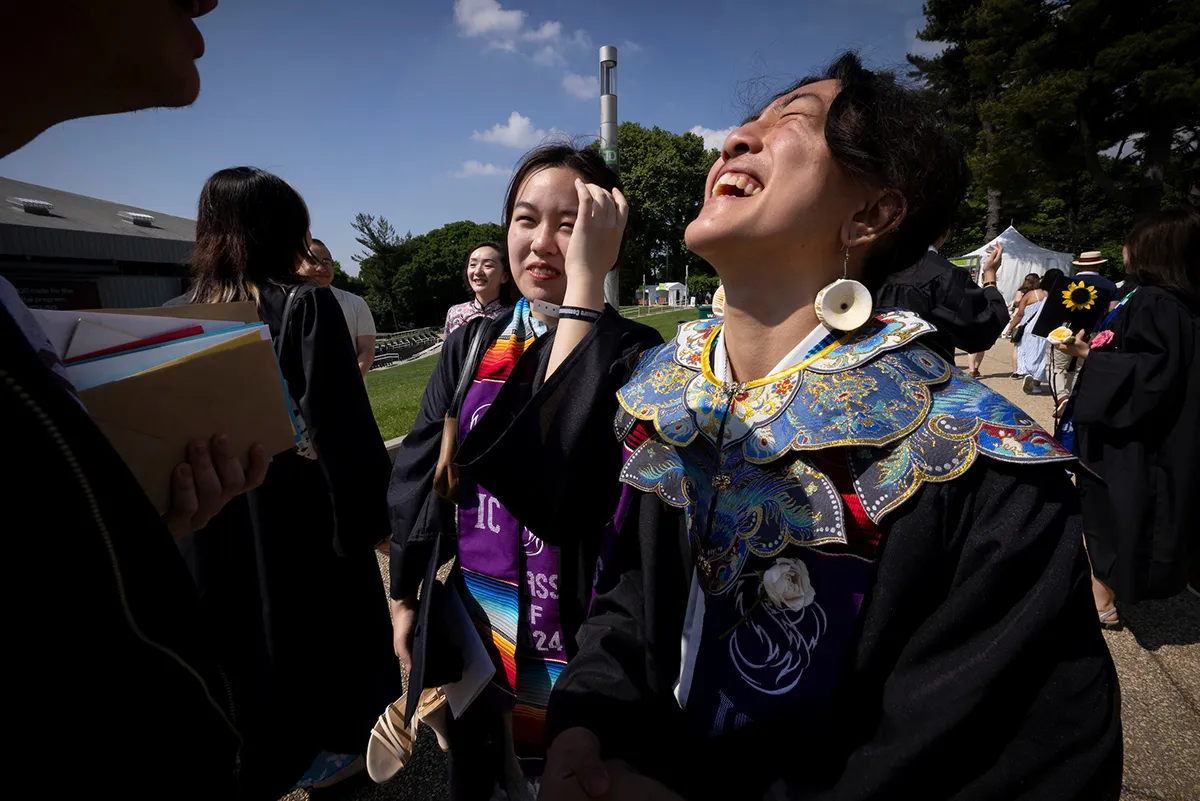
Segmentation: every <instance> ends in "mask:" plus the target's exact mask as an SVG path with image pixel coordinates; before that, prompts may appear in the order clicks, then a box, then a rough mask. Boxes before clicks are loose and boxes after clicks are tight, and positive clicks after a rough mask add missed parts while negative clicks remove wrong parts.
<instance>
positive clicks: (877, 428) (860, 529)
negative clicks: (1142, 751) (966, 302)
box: [460, 55, 1121, 801]
mask: <svg viewBox="0 0 1200 801" xmlns="http://www.w3.org/2000/svg"><path fill="white" fill-rule="evenodd" d="M964 172H965V166H964V164H963V159H962V156H961V153H960V151H959V150H958V148H957V147H956V146H955V145H954V143H953V142H952V141H951V140H950V139H949V137H948V136H947V134H946V124H945V119H944V118H943V117H942V116H941V115H940V114H939V113H938V111H937V110H936V109H933V108H930V107H929V106H928V105H926V103H925V102H924V100H923V99H922V97H921V95H920V94H919V93H918V92H916V91H914V90H911V89H909V88H906V87H905V86H903V85H901V84H899V83H898V82H897V81H896V80H895V79H894V78H893V77H892V76H890V75H888V74H883V73H875V72H871V71H869V70H867V69H865V68H864V67H863V66H862V64H861V63H860V61H859V59H858V58H857V57H855V56H853V55H846V56H843V57H841V58H839V59H838V60H837V61H835V62H834V63H833V64H832V65H831V66H830V67H829V68H828V69H827V70H825V71H824V72H823V73H822V74H820V75H818V76H815V77H812V78H807V79H805V80H803V81H801V82H799V83H798V84H797V85H796V86H794V87H792V88H790V89H789V90H788V91H786V92H783V93H780V95H778V96H777V98H776V99H775V100H773V101H771V102H770V103H768V104H766V105H765V106H764V107H763V108H762V109H761V110H760V112H759V113H758V114H756V115H754V116H753V117H751V118H750V119H748V120H746V121H745V122H744V123H743V124H742V125H741V126H739V127H738V128H736V129H734V130H733V131H732V132H731V133H730V134H729V136H728V137H727V138H726V139H725V142H724V145H723V147H722V149H721V152H720V155H719V158H718V159H717V160H716V162H715V163H714V164H713V166H712V169H711V170H710V172H709V176H708V181H707V184H706V187H705V196H704V203H703V206H702V208H701V210H700V213H699V215H698V216H697V218H696V219H695V220H693V221H692V222H691V224H690V225H688V227H687V230H686V241H687V244H688V247H689V248H690V249H691V250H692V251H693V252H695V253H696V254H698V255H700V256H702V257H703V258H704V259H705V260H707V261H708V262H709V263H710V264H712V265H713V266H714V267H715V268H716V270H717V273H718V275H719V276H720V278H721V281H722V286H723V288H724V290H725V294H726V300H725V316H724V318H723V319H717V318H713V319H707V320H697V321H694V322H690V323H684V324H683V325H681V326H680V328H679V331H678V333H677V335H676V336H675V338H674V340H673V341H672V342H670V343H668V344H666V345H664V346H661V347H659V348H656V349H654V350H651V351H649V352H647V353H645V354H642V355H641V357H640V359H636V360H635V359H632V358H629V355H628V354H625V353H624V352H623V351H622V349H621V348H622V339H621V337H620V332H619V330H618V329H617V328H616V327H615V326H614V325H613V324H612V323H613V321H612V320H611V319H609V318H601V319H599V320H597V321H596V322H595V323H594V324H592V323H585V322H579V323H578V324H579V325H582V326H587V327H588V330H587V331H586V332H583V333H582V334H578V335H575V336H573V337H572V338H571V339H572V344H571V346H570V347H568V339H567V338H565V337H564V336H563V335H564V334H565V333H566V332H565V331H560V332H559V334H558V338H557V341H556V342H555V344H554V350H555V354H554V358H553V359H552V360H551V362H550V366H551V368H553V367H554V366H555V365H556V364H557V365H558V369H557V370H552V371H550V374H549V375H548V377H547V378H546V379H545V380H544V382H542V381H541V380H540V376H537V375H534V376H533V377H532V383H533V384H534V385H535V387H536V392H535V393H534V394H533V396H532V397H531V398H528V399H527V398H525V397H524V396H521V397H514V396H513V395H508V394H505V393H502V394H501V395H500V396H498V397H497V398H496V399H495V400H494V402H493V403H492V405H491V407H490V408H489V409H488V410H487V413H486V414H485V415H484V418H483V421H482V422H481V423H480V424H478V426H477V428H476V436H475V437H474V439H473V440H471V441H468V443H467V445H468V448H467V449H466V450H469V453H464V454H460V457H461V458H462V460H463V461H464V464H468V465H469V467H470V468H471V470H472V471H473V473H474V475H475V476H476V479H477V480H478V481H480V482H481V483H482V484H484V485H486V486H487V487H488V490H489V492H490V493H491V494H492V495H494V496H496V497H498V498H499V499H500V501H501V502H502V503H504V504H505V507H506V508H508V509H510V510H512V511H513V512H514V513H515V514H516V515H517V517H518V518H519V519H520V520H521V521H522V523H523V524H524V525H525V526H526V527H527V528H528V529H529V530H530V531H531V532H532V533H533V534H534V535H536V536H537V537H539V538H540V539H542V540H544V541H545V542H546V543H548V544H549V545H558V544H560V543H564V542H569V541H577V540H578V539H579V538H580V537H583V538H584V539H585V540H586V539H589V538H595V540H596V541H598V542H601V543H602V545H601V549H600V551H599V563H600V564H601V565H602V569H601V570H600V571H599V573H598V585H597V589H598V591H599V594H598V596H597V597H596V599H595V602H594V604H593V605H592V615H591V617H590V618H589V619H588V621H587V622H586V623H584V624H583V626H582V627H581V628H580V631H579V635H578V637H577V638H576V641H577V642H578V643H579V653H578V654H576V655H574V657H573V658H572V659H571V661H570V662H569V663H568V664H567V666H566V668H565V670H564V671H563V673H562V676H561V677H559V679H558V682H557V683H556V684H555V686H554V693H553V694H552V695H551V698H550V704H549V712H548V727H549V729H550V732H551V734H552V735H554V736H555V739H554V741H553V744H552V746H551V749H550V753H549V757H548V761H547V768H546V780H545V781H544V782H543V784H542V794H541V798H544V799H551V801H553V800H554V799H568V798H580V797H585V796H587V797H600V796H602V795H603V794H604V792H605V791H606V788H607V785H608V781H609V780H608V778H607V776H606V772H607V770H608V768H606V767H605V763H604V762H603V761H602V759H608V760H613V759H616V760H623V761H624V762H625V763H628V764H629V765H632V767H633V768H634V769H636V770H637V771H639V772H641V773H643V774H646V775H648V776H649V777H652V778H653V779H655V780H657V781H659V782H661V783H662V784H664V785H666V786H667V787H668V788H670V789H671V790H673V791H674V792H676V793H678V794H679V795H682V796H683V797H686V798H689V799H709V798H712V799H718V798H720V799H726V798H762V797H763V796H764V793H766V792H767V790H768V786H769V785H771V784H772V783H776V786H775V788H774V789H773V790H772V791H771V792H772V795H771V797H772V798H797V799H800V798H813V797H837V798H840V799H849V800H851V801H853V800H854V799H863V800H864V801H865V799H873V798H879V797H907V796H910V795H911V796H914V797H915V796H917V795H931V796H934V797H938V798H950V797H961V798H974V797H979V796H981V795H995V796H996V797H1007V796H1014V795H1025V796H1027V797H1032V798H1044V799H1056V798H1065V797H1072V798H1091V797H1107V796H1111V795H1112V794H1114V793H1116V792H1118V791H1119V787H1120V772H1121V757H1120V725H1119V707H1118V699H1117V692H1116V678H1115V675H1114V673H1113V669H1112V664H1111V662H1110V661H1109V659H1108V655H1107V651H1106V648H1105V645H1104V641H1103V639H1102V638H1101V637H1100V633H1099V631H1098V628H1097V626H1096V619H1095V617H1094V616H1093V615H1092V613H1091V604H1090V600H1089V598H1088V594H1087V589H1086V560H1084V559H1083V558H1082V555H1081V552H1080V547H1079V532H1080V524H1079V515H1078V508H1077V504H1076V500H1075V497H1074V491H1073V488H1072V486H1071V483H1070V481H1069V480H1068V478H1067V475H1066V473H1065V471H1064V470H1063V466H1064V465H1066V464H1069V463H1070V462H1071V461H1072V456H1071V454H1070V453H1068V452H1066V451H1064V450H1063V449H1062V448H1061V447H1060V446H1059V445H1058V444H1057V443H1056V442H1055V441H1054V440H1053V439H1052V438H1051V437H1050V436H1049V435H1048V434H1046V433H1045V432H1043V431H1040V430H1039V429H1038V428H1037V427H1036V426H1035V425H1034V423H1033V421H1032V420H1030V419H1029V417H1028V416H1027V415H1025V414H1024V413H1023V412H1021V411H1020V410H1019V409H1017V408H1015V407H1014V406H1012V405H1010V404H1009V403H1008V402H1007V401H1005V400H1004V399H1003V398H1002V397H1000V396H998V395H996V394H994V393H992V392H991V391H989V390H988V389H987V388H985V387H984V386H983V385H982V384H980V383H978V382H976V381H974V380H972V379H970V378H969V377H967V376H965V375H963V374H962V373H960V372H959V371H958V370H956V369H955V368H954V367H953V365H952V364H950V363H949V362H948V361H947V360H946V359H945V358H943V357H942V356H940V355H938V353H937V352H936V351H934V350H932V349H931V348H929V347H928V346H927V345H926V344H924V338H925V337H927V336H928V335H929V334H930V333H932V332H933V330H934V328H933V326H932V325H930V324H929V323H928V322H926V321H925V320H923V319H921V318H920V317H918V316H916V315H914V314H911V313H908V312H899V311H887V312H879V313H875V314H863V315H860V317H859V323H861V324H851V323H842V324H843V325H844V327H845V328H847V329H850V330H835V329H832V328H830V327H828V326H827V325H826V324H824V323H823V322H822V316H821V314H819V312H818V310H817V309H816V308H815V304H816V303H817V302H818V300H819V299H820V298H822V297H823V296H825V297H828V295H826V293H825V292H824V290H825V289H826V288H827V287H831V286H833V287H837V286H844V285H845V284H844V282H849V281H857V282H862V283H863V284H866V285H868V286H871V287H874V286H876V285H878V283H879V282H880V281H881V280H882V279H883V278H884V277H885V276H887V275H888V274H889V273H891V272H893V271H895V270H898V269H901V268H903V267H906V266H908V265H910V264H912V263H913V262H914V261H915V260H916V258H917V257H918V256H920V255H921V254H922V253H924V252H925V250H926V249H927V248H928V247H929V245H930V244H932V243H933V241H934V240H935V239H936V237H937V236H938V235H939V234H940V233H941V231H940V230H939V228H941V227H942V225H941V221H942V220H944V219H945V210H946V209H948V208H949V209H953V208H955V207H956V206H957V205H958V204H959V203H960V202H961V200H962V195H963V186H964V184H963V181H961V180H960V178H961V176H962V175H963V174H964ZM576 236H578V233H576ZM572 247H574V245H572ZM591 266H592V268H593V271H592V272H590V273H583V272H578V273H577V272H572V271H571V270H569V269H568V277H567V283H568V285H567V292H566V297H568V298H572V297H577V296H578V297H586V293H587V292H595V291H596V290H595V286H596V284H597V283H598V279H599V278H600V277H601V276H602V273H601V272H600V271H599V269H598V268H599V267H601V265H599V264H592V265H591ZM837 282H843V283H841V284H839V283H837ZM577 283H582V284H584V286H585V289H584V290H577V289H576V286H575V285H576V284H577ZM858 297H861V295H860V294H857V293H856V295H855V298H858ZM854 302H855V303H857V302H858V301H857V300H854ZM866 302H868V303H869V294H868V295H867V301H866ZM825 319H826V320H829V317H828V315H826V316H825ZM837 319H838V320H844V319H846V317H845V316H843V317H838V318H837ZM563 325H565V323H564V324H563ZM560 351H564V352H560ZM617 366H620V367H622V368H624V370H625V373H624V375H623V376H622V378H623V379H624V385H623V386H622V387H621V388H620V390H619V391H618V401H619V404H620V411H619V412H618V413H617V415H616V418H615V420H614V419H613V416H612V415H611V414H610V413H609V412H608V409H607V408H605V407H604V401H605V393H606V392H607V391H609V390H608V387H607V386H606V384H605V382H604V381H599V380H597V378H596V377H597V376H605V377H606V378H607V377H609V376H611V374H612V372H613V371H614V370H615V369H617ZM593 410H595V412H594V413H593ZM484 432H487V434H488V435H490V437H491V438H490V439H486V440H485V436H484ZM518 450H519V451H520V452H521V453H522V454H523V455H524V457H525V458H526V459H527V460H529V461H530V462H531V463H532V464H535V465H537V480H536V482H530V481H529V476H528V475H526V474H518V473H515V472H514V471H512V470H511V465H510V464H509V463H508V462H507V461H506V459H505V458H504V457H505V454H510V453H512V452H514V451H518ZM618 476H619V480H620V481H621V482H622V494H621V495H620V496H619V497H613V496H612V495H610V494H607V493H597V492H591V491H583V492H580V491H578V488H579V487H588V488H590V487H596V486H608V485H609V484H611V482H612V481H613V480H614V478H615V477H618ZM564 477H569V479H568V478H564ZM605 532H610V533H611V532H616V533H617V534H616V537H615V539H613V540H611V541H612V542H613V543H615V545H614V546H613V547H612V549H611V550H607V549H606V548H605V547H604V543H606V542H608V540H606V539H605V537H604V533H605ZM781 576H783V577H784V578H783V579H781V578H780V577H781ZM781 581H782V583H781ZM784 585H786V586H784ZM780 587H783V589H782V590H781V589H780ZM781 599H782V600H781ZM963 664H970V665H972V669H971V670H970V671H962V670H958V669H956V668H954V667H948V666H958V665H963ZM797 720H802V721H804V727H805V731H806V735H805V737H804V738H803V741H804V742H803V747H800V748H798V747H797V740H796V737H795V725H796V723H795V722H796V721H797ZM964 737H965V738H967V740H969V741H970V742H971V744H972V746H971V753H970V756H969V758H967V759H964V758H963V751H962V749H961V748H960V745H959V744H960V743H961V742H962V741H963V738H964ZM696 765H721V766H723V767H722V769H720V770H704V771H697V770H696V768H695V766H696ZM610 767H611V765H610ZM614 775H616V774H614Z"/></svg>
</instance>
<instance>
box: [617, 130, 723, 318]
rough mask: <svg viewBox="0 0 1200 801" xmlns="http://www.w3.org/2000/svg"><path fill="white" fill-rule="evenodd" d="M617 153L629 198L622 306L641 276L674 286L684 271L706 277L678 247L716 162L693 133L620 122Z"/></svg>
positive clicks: (684, 248)
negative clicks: (619, 157) (619, 154)
mask: <svg viewBox="0 0 1200 801" xmlns="http://www.w3.org/2000/svg"><path fill="white" fill-rule="evenodd" d="M617 141H618V142H619V144H620V148H621V185H622V187H623V188H624V191H625V195H626V197H628V198H629V203H630V213H629V223H628V225H627V227H626V229H625V247H624V259H623V265H622V269H621V297H622V301H623V302H629V301H631V300H632V299H633V296H634V289H635V287H637V286H638V285H640V284H641V283H642V276H646V278H647V280H649V281H651V282H656V281H679V280H682V279H683V276H684V273H685V269H686V270H688V271H690V272H693V273H695V272H701V273H703V272H709V273H711V268H710V267H708V266H707V265H706V264H705V263H704V261H703V260H702V259H700V258H699V257H698V256H696V255H695V254H693V253H691V252H690V251H689V250H688V249H687V246H686V245H685V244H684V242H683V231H684V229H685V228H686V227H687V224H688V223H689V222H691V221H692V220H694V219H695V218H696V215H697V214H699V213H700V206H701V205H702V204H703V203H704V182H705V179H706V178H707V176H708V170H709V168H710V167H712V164H713V162H714V161H715V160H716V158H717V153H716V151H714V150H705V149H704V140H703V139H701V138H700V137H699V136H696V135H695V134H693V133H684V134H674V133H671V132H670V131H664V130H663V129H661V128H658V127H654V128H646V127H644V126H642V125H639V124H638V123H636V122H623V123H621V124H620V125H619V126H618V128H617Z"/></svg>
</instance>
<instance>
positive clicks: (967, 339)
mask: <svg viewBox="0 0 1200 801" xmlns="http://www.w3.org/2000/svg"><path fill="white" fill-rule="evenodd" d="M939 290H940V294H941V297H940V298H939V302H938V303H937V304H936V305H935V306H934V308H933V312H932V319H931V320H930V322H931V323H933V324H934V325H935V326H937V328H938V330H939V331H945V332H946V333H948V334H949V335H950V338H951V340H953V342H954V345H955V347H957V348H959V349H960V350H965V351H966V352H967V353H980V352H982V351H985V350H987V349H988V348H990V347H991V346H992V345H994V344H996V340H997V339H998V338H999V337H1000V334H1001V333H1003V331H1004V327H1005V326H1007V325H1008V304H1007V303H1005V302H1004V295H1002V294H1000V290H998V289H996V287H994V286H986V287H981V286H979V285H978V284H976V283H975V282H973V281H972V280H971V275H970V273H968V272H967V271H966V270H964V269H962V268H959V267H954V268H952V269H950V270H948V271H947V273H946V278H945V279H944V280H943V281H942V283H941V285H940V286H939Z"/></svg>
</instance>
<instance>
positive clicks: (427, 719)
mask: <svg viewBox="0 0 1200 801" xmlns="http://www.w3.org/2000/svg"><path fill="white" fill-rule="evenodd" d="M449 715H450V705H449V704H447V703H446V694H445V693H444V692H442V688H441V687H434V688H433V689H430V690H422V691H421V699H420V701H418V702H417V713H416V716H415V717H416V719H417V720H418V721H420V722H421V723H424V724H425V725H426V726H428V727H429V728H431V729H433V733H434V736H436V737H437V741H438V747H439V748H441V749H442V751H443V752H446V751H449V750H450V740H449V738H448V735H449V731H448V730H449V728H450V718H449Z"/></svg>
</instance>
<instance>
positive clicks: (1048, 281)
mask: <svg viewBox="0 0 1200 801" xmlns="http://www.w3.org/2000/svg"><path fill="white" fill-rule="evenodd" d="M1063 275H1065V273H1064V272H1063V271H1062V270H1060V269H1058V268H1057V267H1051V268H1050V269H1049V270H1046V274H1045V275H1043V276H1042V281H1041V283H1040V284H1038V289H1045V290H1046V291H1049V290H1050V288H1051V287H1053V286H1054V282H1055V281H1057V280H1058V279H1060V278H1062V277H1063Z"/></svg>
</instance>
